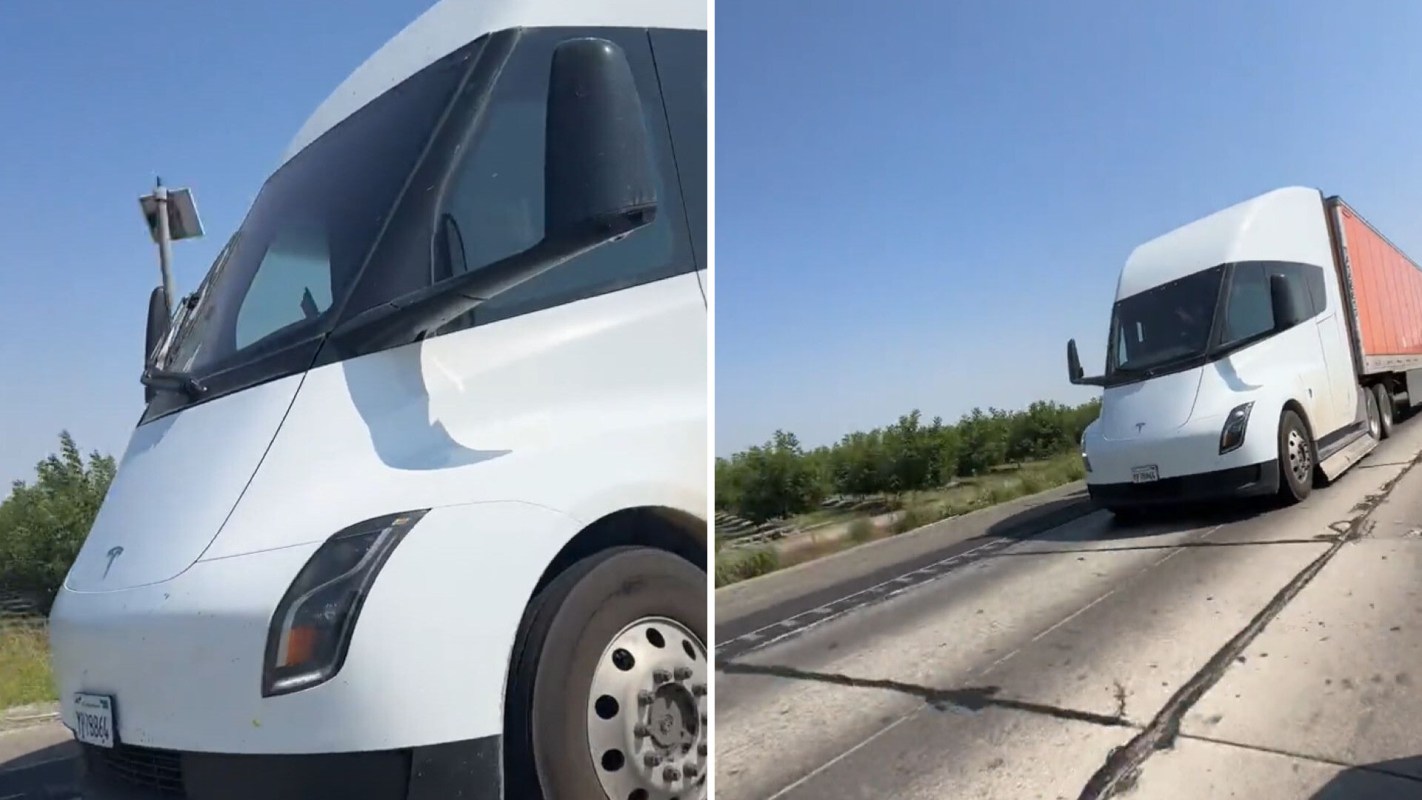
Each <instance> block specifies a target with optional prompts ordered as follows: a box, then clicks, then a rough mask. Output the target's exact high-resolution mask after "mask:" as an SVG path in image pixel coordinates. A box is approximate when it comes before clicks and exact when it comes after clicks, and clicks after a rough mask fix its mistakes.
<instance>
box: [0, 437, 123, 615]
mask: <svg viewBox="0 0 1422 800" xmlns="http://www.w3.org/2000/svg"><path fill="white" fill-rule="evenodd" d="M116 470H117V467H116V465H115V463H114V459H113V458H112V457H110V456H106V455H101V454H100V453H97V452H93V453H90V454H89V457H88V460H87V462H86V461H85V458H84V456H83V455H81V454H80V452H79V448H78V446H77V445H76V444H75V443H74V438H73V437H72V436H70V435H69V432H68V431H64V432H62V433H60V435H59V452H58V453H55V454H53V455H51V456H49V457H48V458H46V459H45V460H43V461H41V462H39V464H37V465H36V466H35V481H34V483H33V484H27V483H26V482H24V481H15V483H14V485H13V487H12V488H11V491H10V496H9V497H8V498H6V499H5V502H3V503H0V587H3V588H6V589H10V590H14V591H20V592H24V593H26V594H30V595H31V596H33V597H34V598H35V599H36V600H37V601H38V602H39V603H40V606H41V608H42V610H44V611H46V612H47V611H48V610H49V605H50V603H51V602H53V600H54V595H55V593H56V592H58V591H59V587H60V585H61V584H62V583H63V582H64V577H65V575H67V574H68V572H69V567H70V565H72V564H73V563H74V557H75V556H76V555H78V554H79V548H80V546H82V545H83V544H84V539H85V538H87V537H88V535H89V529H90V528H91V527H93V524H94V517H95V516H96V515H97V514H98V513H99V505H100V504H101V503H102V502H103V500H104V495H105V494H107V493H108V490H109V484H110V483H111V482H112V481H113V478H114V473H115V471H116Z"/></svg>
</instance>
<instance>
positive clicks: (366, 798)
mask: <svg viewBox="0 0 1422 800" xmlns="http://www.w3.org/2000/svg"><path fill="white" fill-rule="evenodd" d="M83 750H84V758H83V769H82V777H81V783H80V786H81V791H82V797H84V798H85V800H160V799H161V800H254V798H261V799H262V800H311V798H324V797H330V798H341V800H437V799H439V800H442V799H443V798H451V797H461V798H467V799H468V800H496V798H501V797H502V793H501V792H502V790H501V788H500V780H501V779H500V773H501V754H500V739H499V737H497V736H489V737H485V738H481V739H472V740H468V741H462V742H451V743H449V744H438V745H428V746H424V747H413V748H404V749H399V750H383V751H373V752H358V753H314V754H304V755H248V754H240V755H224V754H218V753H181V752H177V751H172V750H159V749H153V748H147V747H138V746H134V745H124V744H120V745H118V746H117V747H115V748H113V749H107V748H100V747H92V746H88V745H85V746H83Z"/></svg>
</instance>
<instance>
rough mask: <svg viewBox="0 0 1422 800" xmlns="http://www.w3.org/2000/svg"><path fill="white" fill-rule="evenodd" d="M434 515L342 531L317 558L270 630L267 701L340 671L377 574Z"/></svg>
mask: <svg viewBox="0 0 1422 800" xmlns="http://www.w3.org/2000/svg"><path fill="white" fill-rule="evenodd" d="M427 511H428V509H424V510H420V511H406V512H403V513H400V514H391V515H389V516H384V517H377V518H375V519H371V520H366V521H365V522H360V523H357V524H355V525H352V526H350V527H349V528H345V529H344V530H341V531H339V532H337V533H336V534H335V535H333V536H332V537H331V538H329V539H327V540H326V542H325V544H322V545H321V547H320V548H318V549H317V550H316V552H315V553H313V554H312V556H311V558H310V560H308V561H307V562H306V566H304V567H302V568H301V571H300V572H298V573H297V574H296V578H295V580H293V581H292V582H291V586H290V587H289V588H288V589H287V590H286V594H285V595H284V596H283V597H282V599H281V603H279V604H278V605H277V608H276V613H274V614H273V615H272V621H271V627H270V628H268V629H267V652H266V660H265V663H264V665H263V668H262V696H263V697H271V696H273V695H278V694H287V693H288V692H298V691H301V690H302V689H309V688H310V687H312V686H315V685H317V684H319V683H323V682H325V681H328V680H330V679H331V678H332V677H333V676H334V675H335V674H336V673H337V672H339V671H340V669H341V664H342V663H343V662H344V661H345V659H346V651H347V650H348V649H349V648H350V643H351V633H352V632H353V631H354V630H355V624H356V618H357V617H358V616H360V608H361V605H362V604H363V603H364V602H365V596H366V594H367V593H369V591H370V587H371V584H373V583H374V582H375V576H376V574H377V573H379V572H380V568H381V567H382V566H384V565H385V562H386V560H387V559H389V558H390V552H391V551H392V550H394V549H395V545H397V544H399V543H400V540H401V539H403V538H405V534H406V533H408V532H409V530H410V528H412V527H414V525H415V523H416V522H419V521H420V519H421V518H422V517H424V515H425V513H426V512H427Z"/></svg>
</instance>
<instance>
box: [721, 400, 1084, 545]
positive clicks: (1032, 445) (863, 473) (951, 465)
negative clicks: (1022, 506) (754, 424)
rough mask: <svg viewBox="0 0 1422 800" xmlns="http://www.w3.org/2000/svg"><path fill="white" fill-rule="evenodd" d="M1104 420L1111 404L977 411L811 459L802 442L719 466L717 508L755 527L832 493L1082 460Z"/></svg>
mask: <svg viewBox="0 0 1422 800" xmlns="http://www.w3.org/2000/svg"><path fill="white" fill-rule="evenodd" d="M1100 414H1101V401H1100V400H1092V401H1091V402H1088V403H1083V404H1082V405H1079V406H1076V407H1074V408H1073V407H1070V406H1066V405H1063V404H1061V403H1056V402H1051V401H1039V402H1035V403H1032V404H1030V405H1029V406H1028V407H1027V408H1026V409H1023V410H1021V411H1016V412H1012V411H1006V410H1003V409H999V408H989V409H988V410H986V411H984V410H982V409H981V408H974V409H973V410H972V411H971V412H969V413H967V414H965V415H963V418H962V419H961V420H959V421H958V423H957V424H956V425H947V424H944V422H943V420H942V418H940V417H934V418H933V421H932V422H930V423H929V424H928V425H924V424H923V423H922V416H921V414H920V413H919V411H918V410H917V409H915V410H913V411H911V412H909V413H908V414H905V415H903V416H901V417H899V419H898V421H897V422H895V423H894V424H892V425H889V426H888V427H885V428H875V429H873V430H869V431H856V432H854V433H849V434H846V435H845V436H844V437H842V438H841V439H840V440H839V441H838V442H836V443H835V444H833V445H830V446H828V447H817V448H815V449H814V450H812V451H810V452H808V453H807V452H805V451H804V450H803V449H802V448H801V447H800V442H799V440H798V439H796V438H795V436H794V435H793V434H789V433H785V432H783V431H777V432H776V434H775V436H774V437H772V438H771V440H770V441H769V442H766V443H765V444H764V445H761V446H758V447H752V448H750V449H749V450H747V451H745V452H743V453H736V454H735V455H733V456H732V457H731V458H730V459H724V458H718V459H716V507H717V508H718V509H722V510H726V511H730V512H732V513H735V514H738V515H740V516H743V517H746V518H748V519H752V520H757V521H760V520H764V519H770V518H774V517H781V516H789V515H790V514H795V513H799V512H801V511H805V510H808V509H810V508H813V507H814V506H815V504H817V503H818V502H820V500H822V499H823V498H824V496H825V495H826V494H827V493H829V492H837V493H839V494H843V495H851V496H864V495H881V494H887V493H895V494H897V493H901V492H911V491H919V490H922V489H927V488H932V487H935V486H942V485H944V484H946V483H948V482H949V481H951V480H952V479H953V478H954V476H956V475H977V474H982V473H984V472H986V471H987V470H989V469H991V468H993V467H995V466H998V465H1001V464H1004V463H1009V462H1020V461H1026V460H1029V459H1038V458H1050V457H1052V456H1056V455H1058V454H1060V453H1066V452H1070V451H1072V450H1073V449H1074V448H1075V447H1076V446H1077V444H1078V443H1079V442H1080V441H1081V434H1082V431H1083V430H1085V429H1086V426H1087V425H1088V424H1090V423H1091V421H1092V420H1094V419H1096V418H1097V417H1098V416H1100Z"/></svg>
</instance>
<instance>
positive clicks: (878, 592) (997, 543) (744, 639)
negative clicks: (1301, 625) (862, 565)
mask: <svg viewBox="0 0 1422 800" xmlns="http://www.w3.org/2000/svg"><path fill="white" fill-rule="evenodd" d="M1089 516H1092V514H1086V515H1083V516H1080V517H1077V518H1076V519H1073V520H1070V521H1068V522H1065V523H1062V525H1057V526H1055V527H1054V528H1049V529H1048V530H1055V529H1056V528H1060V527H1064V526H1066V525H1072V524H1074V523H1076V522H1078V521H1079V520H1083V519H1086V518H1087V517H1089ZM1046 532H1047V531H1043V533H1046ZM1023 541H1026V540H1023ZM1012 544H1014V542H1013V540H1010V539H995V540H993V541H990V542H984V543H982V544H980V545H978V546H977V547H974V548H972V549H970V550H964V551H963V552H961V553H956V554H954V555H951V556H949V557H947V558H944V559H942V560H940V561H935V562H933V563H932V564H929V565H928V566H925V567H920V568H918V569H916V570H914V571H912V572H908V573H905V574H903V575H899V576H897V577H893V578H889V579H888V580H886V581H882V582H880V583H876V584H874V585H873V586H870V587H868V588H867V589H861V590H859V591H857V592H854V593H853V594H847V595H845V596H843V597H840V598H838V599H835V600H831V601H830V602H828V603H823V604H821V605H819V606H816V607H815V608H812V609H810V610H809V611H802V612H800V613H798V614H796V615H795V616H793V617H789V618H788V619H783V620H780V621H778V622H772V623H770V624H769V625H765V626H762V627H760V628H757V629H755V630H753V631H751V632H749V633H743V634H741V635H740V636H737V637H735V638H733V639H727V640H726V641H724V642H721V643H720V644H718V645H717V647H716V650H717V651H718V652H720V651H722V650H723V649H726V648H728V647H730V646H732V645H737V644H754V645H755V647H754V648H753V649H756V650H759V649H761V648H764V647H768V646H769V645H772V644H774V643H776V642H778V641H780V640H782V639H785V638H787V637H789V636H793V635H796V634H798V633H801V632H803V631H807V630H809V629H810V628H813V627H815V626H817V625H820V624H823V623H825V622H829V621H830V620H832V619H837V618H839V617H842V616H844V615H845V614H847V613H849V612H851V611H854V610H855V609H857V608H859V607H860V606H861V603H857V602H853V601H860V600H870V599H880V600H886V599H888V598H890V597H893V596H895V595H897V594H899V593H901V592H904V591H907V590H909V589H913V588H915V587H918V586H923V585H925V584H926V583H928V582H929V581H931V580H933V579H935V578H938V577H941V576H942V575H943V572H945V571H947V570H946V568H948V567H952V566H955V565H957V564H958V563H960V562H963V561H967V560H968V559H969V557H970V556H972V555H974V554H975V553H980V552H982V551H984V550H1005V549H1007V548H1008V547H1009V546H1010V545H1012ZM916 576H922V577H921V578H918V577H916ZM896 583H897V584H908V585H900V586H898V587H894V584H896ZM841 603H848V605H847V606H846V607H845V608H843V609H840V610H838V611H831V607H832V606H836V605H839V604H841ZM811 614H813V615H817V616H820V618H819V619H816V620H814V621H813V622H809V623H807V624H806V625H804V626H794V627H791V623H793V622H794V620H796V619H799V618H800V617H804V616H807V615H811ZM775 628H781V629H782V630H785V629H788V630H785V632H783V633H780V634H779V635H777V636H773V637H770V638H763V637H765V635H766V634H767V633H768V632H770V631H771V630H773V629H775Z"/></svg>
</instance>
